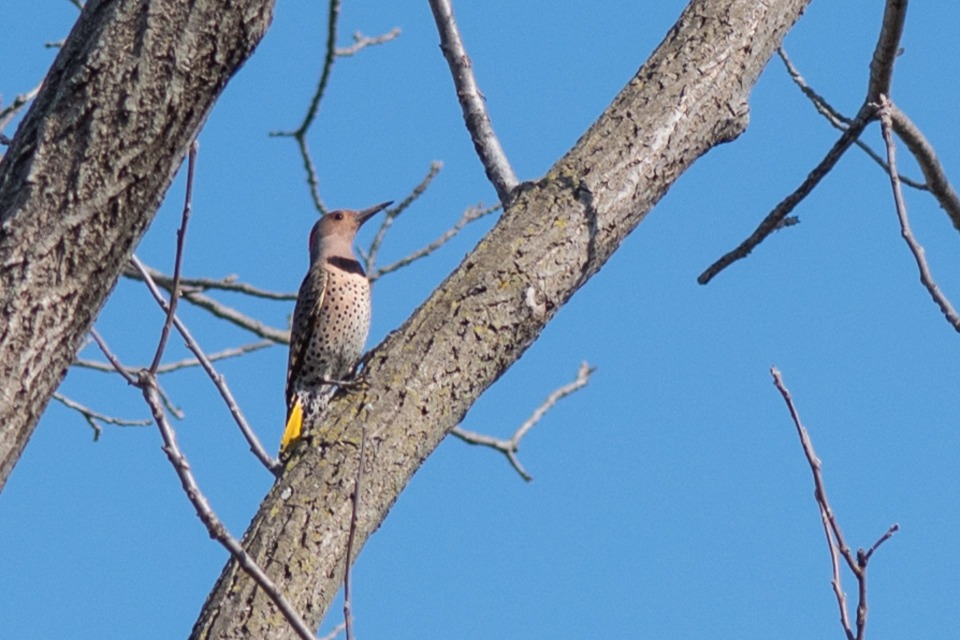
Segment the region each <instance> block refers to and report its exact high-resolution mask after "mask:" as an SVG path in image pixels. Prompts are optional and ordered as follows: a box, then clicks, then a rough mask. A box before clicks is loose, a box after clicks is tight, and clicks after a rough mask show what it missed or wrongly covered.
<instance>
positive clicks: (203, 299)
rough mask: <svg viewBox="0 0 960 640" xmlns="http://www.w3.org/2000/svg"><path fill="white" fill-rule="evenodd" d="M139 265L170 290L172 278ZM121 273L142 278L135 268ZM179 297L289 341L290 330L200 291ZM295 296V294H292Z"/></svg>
mask: <svg viewBox="0 0 960 640" xmlns="http://www.w3.org/2000/svg"><path fill="white" fill-rule="evenodd" d="M141 266H143V268H144V269H145V270H146V271H147V273H149V274H150V277H151V278H153V279H154V282H155V283H157V284H158V285H159V286H161V287H163V288H164V289H165V290H166V291H168V292H169V291H170V290H171V287H172V285H173V281H172V279H170V278H169V277H168V276H164V275H163V274H160V273H159V272H158V271H156V270H155V269H152V268H150V267H147V266H146V265H143V264H142V263H141ZM123 275H124V276H125V277H128V278H131V279H134V280H143V276H142V274H141V273H140V272H139V271H138V270H137V269H135V268H132V267H131V268H127V269H124V271H123ZM157 275H159V276H161V278H160V279H157V278H156V276H157ZM181 297H182V298H183V299H184V300H186V301H187V302H189V303H191V304H193V305H195V306H197V307H200V308H201V309H204V310H205V311H208V312H210V313H211V314H213V315H214V316H216V317H217V318H220V319H221V320H226V321H227V322H230V323H231V324H235V325H236V326H238V327H240V328H241V329H245V330H247V331H249V332H250V333H252V334H254V335H257V336H260V337H261V338H266V339H267V340H271V341H273V342H276V343H278V344H289V343H290V332H289V331H286V330H281V329H276V328H274V327H271V326H269V325H266V324H264V323H262V322H260V321H259V320H256V319H255V318H251V317H250V316H248V315H246V314H244V313H241V312H240V311H237V310H236V309H234V308H233V307H230V306H227V305H225V304H223V303H221V302H218V301H216V300H214V299H213V298H211V297H209V296H206V295H204V294H202V293H197V292H195V291H183V292H182V295H181ZM294 297H296V296H294Z"/></svg>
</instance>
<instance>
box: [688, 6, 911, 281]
mask: <svg viewBox="0 0 960 640" xmlns="http://www.w3.org/2000/svg"><path fill="white" fill-rule="evenodd" d="M906 10H907V2H906V0H887V3H886V6H885V8H884V12H883V24H882V25H881V27H880V36H879V38H878V40H877V45H876V47H874V51H873V58H872V60H871V63H870V81H869V83H868V87H867V95H866V97H865V98H864V101H863V104H862V105H861V106H860V109H859V111H858V112H857V115H856V117H855V118H854V119H853V120H852V121H851V122H850V123H849V126H848V127H847V128H846V129H845V130H844V131H843V133H842V134H841V135H840V138H839V139H838V140H837V142H836V143H834V145H833V147H832V148H831V149H830V151H829V152H827V155H826V156H825V157H824V159H823V160H821V161H820V164H818V165H817V166H816V167H815V168H814V169H813V171H811V172H810V174H809V175H808V176H807V178H806V179H805V180H804V181H803V183H801V185H800V186H799V187H797V189H796V190H795V191H794V192H793V193H791V194H790V195H789V196H787V197H786V198H784V199H783V200H782V201H780V203H779V204H778V205H777V206H776V207H774V209H773V210H772V211H771V212H770V213H769V214H767V216H766V217H765V218H764V219H763V221H762V222H761V223H760V226H758V227H757V229H756V230H755V231H754V232H753V233H752V234H750V236H749V237H748V238H747V239H746V240H744V241H743V242H741V243H740V245H739V246H737V247H736V248H735V249H733V250H731V251H728V252H727V253H726V254H724V255H723V256H721V257H720V259H718V260H717V261H715V262H714V263H713V264H712V265H710V266H709V267H707V268H706V269H705V270H704V271H703V273H701V274H700V275H699V276H698V277H697V282H699V283H700V284H707V283H708V282H710V280H712V279H713V278H714V277H716V275H717V274H719V273H720V272H721V271H723V270H724V269H726V268H727V267H729V266H730V265H731V264H733V263H734V262H736V261H738V260H742V259H743V258H746V257H747V256H748V255H750V252H751V251H753V250H754V249H755V248H756V247H757V246H758V245H759V244H760V243H761V242H763V241H764V240H765V239H766V238H767V237H768V236H770V234H772V233H773V232H774V231H777V230H779V229H782V228H784V227H786V226H791V225H793V224H795V223H796V222H797V219H796V218H795V217H790V213H791V212H792V211H793V209H794V208H795V207H796V206H797V205H798V204H800V203H801V202H802V201H803V199H804V198H806V197H807V196H808V195H809V194H810V193H811V192H812V191H813V189H814V188H815V187H816V186H817V185H818V184H819V183H820V181H821V180H822V179H823V178H824V176H826V175H827V174H828V173H829V172H830V171H831V170H832V169H833V167H834V166H835V165H836V164H837V162H838V161H839V160H840V158H841V157H843V154H844V153H846V151H847V149H849V148H850V147H851V146H852V145H853V144H854V142H855V141H856V140H857V139H858V138H859V137H860V134H862V133H863V131H864V129H866V127H867V125H868V124H870V123H871V122H873V121H874V120H876V119H877V109H876V103H877V102H879V99H880V95H881V94H885V93H887V92H888V91H889V87H890V81H891V78H892V76H893V63H894V60H896V57H897V53H898V51H899V48H900V38H901V36H902V35H903V23H904V20H905V19H906Z"/></svg>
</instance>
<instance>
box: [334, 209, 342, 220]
mask: <svg viewBox="0 0 960 640" xmlns="http://www.w3.org/2000/svg"><path fill="white" fill-rule="evenodd" d="M333 219H334V220H343V214H342V213H340V212H339V211H337V212H336V213H335V214H333Z"/></svg>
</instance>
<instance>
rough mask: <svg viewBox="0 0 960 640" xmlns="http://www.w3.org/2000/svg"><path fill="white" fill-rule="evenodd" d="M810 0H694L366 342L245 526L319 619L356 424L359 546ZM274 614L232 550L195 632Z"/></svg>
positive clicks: (683, 162)
mask: <svg viewBox="0 0 960 640" xmlns="http://www.w3.org/2000/svg"><path fill="white" fill-rule="evenodd" d="M804 6H806V2H805V0H771V2H768V3H760V4H758V3H756V2H754V1H753V0H726V1H723V2H718V1H717V0H694V1H693V2H691V4H690V5H689V6H688V7H687V9H686V10H685V11H684V13H683V15H682V16H681V17H680V18H679V20H678V22H677V24H676V26H675V27H674V28H673V29H671V30H670V32H669V33H668V34H667V36H666V37H665V39H664V40H663V42H662V43H661V44H660V46H659V47H658V48H657V50H656V51H655V52H654V53H653V55H652V56H651V58H650V59H649V60H648V62H647V63H646V64H644V65H643V67H641V68H640V70H639V71H638V72H637V73H636V75H635V77H633V78H632V79H631V80H630V81H629V82H628V84H627V85H626V86H625V87H624V89H623V90H622V91H621V92H620V94H619V95H618V96H617V97H616V98H615V99H614V101H613V103H612V104H611V105H610V106H609V107H608V108H607V109H606V110H605V112H604V114H603V115H602V116H601V117H600V118H599V120H598V121H597V122H596V123H595V124H594V125H593V126H592V127H591V128H590V129H589V130H588V131H587V132H586V133H585V134H584V135H583V136H582V137H581V138H580V139H579V141H578V142H577V144H576V146H574V148H572V149H571V150H570V151H569V152H568V153H567V154H566V155H564V157H563V158H562V159H561V160H560V161H558V162H557V163H556V164H555V165H554V166H553V167H552V168H551V170H550V171H549V173H548V174H547V175H546V176H545V177H544V178H543V179H541V180H539V181H537V182H535V183H530V184H525V185H524V186H523V187H521V188H519V189H517V190H516V192H515V193H514V196H515V197H514V199H513V200H512V201H511V202H510V203H509V204H508V206H507V208H506V210H505V211H504V212H503V215H501V216H500V217H499V219H498V220H497V222H496V224H495V225H494V226H493V228H492V229H491V231H490V232H489V233H488V234H487V235H486V236H485V237H484V238H483V240H482V241H481V242H479V243H478V244H477V246H476V247H475V248H474V250H473V251H471V252H470V253H469V254H468V255H467V256H466V257H465V258H464V260H463V262H462V263H461V265H460V266H459V267H458V268H457V269H456V270H455V271H454V272H453V273H452V274H450V275H449V276H448V277H447V278H446V279H445V280H444V282H443V283H442V284H441V285H440V286H439V287H438V288H437V290H436V291H434V292H433V293H432V294H431V296H430V297H429V298H428V299H427V300H426V301H425V302H423V303H422V304H421V305H420V306H419V307H418V309H417V310H416V311H415V312H414V313H413V315H412V316H411V317H410V318H409V319H408V320H407V321H406V322H405V323H404V324H403V326H401V327H399V328H398V329H397V330H396V331H394V332H392V333H390V334H389V335H388V336H387V338H386V339H385V340H384V342H383V343H382V344H381V345H379V346H378V347H376V348H375V349H374V350H373V351H372V352H371V354H370V355H369V357H368V358H367V360H366V364H365V368H364V384H362V385H358V386H357V388H354V389H350V390H346V391H345V392H344V393H342V394H338V395H337V396H336V397H334V398H333V399H332V400H331V402H330V405H329V407H328V408H327V411H326V412H325V414H324V417H323V422H322V424H307V425H305V432H306V433H307V434H308V435H307V436H305V438H304V441H303V443H302V445H301V446H299V447H297V448H296V450H295V451H294V452H293V454H292V456H291V458H290V460H289V462H288V463H287V465H286V467H285V468H284V471H283V474H282V475H281V477H280V478H279V479H278V480H277V483H276V485H275V486H274V487H273V489H271V491H270V492H269V494H268V495H267V496H266V497H265V499H264V501H263V503H262V504H261V506H260V509H259V511H258V513H257V515H256V516H255V517H254V519H253V521H252V522H251V525H250V528H249V530H248V533H247V537H246V540H247V542H248V549H251V552H252V553H253V554H254V557H255V559H257V560H258V561H259V559H260V558H264V559H266V558H269V560H270V565H269V569H270V575H271V577H272V578H273V579H274V581H275V582H277V585H278V586H279V587H280V589H281V590H282V591H283V592H284V593H286V594H287V595H288V597H290V598H291V600H292V601H293V603H294V605H295V607H296V609H297V610H298V611H303V612H304V615H305V617H306V621H307V622H308V624H309V625H310V626H311V627H316V626H318V625H319V622H320V620H321V618H322V616H323V615H324V613H325V612H326V610H327V609H328V607H329V605H330V602H331V600H332V599H333V597H334V594H335V593H337V591H338V589H339V587H340V585H341V584H342V583H343V577H344V572H343V569H344V564H345V558H346V547H347V540H348V534H349V528H350V519H351V507H350V505H351V500H350V494H351V491H352V488H353V483H352V482H350V479H352V478H354V477H355V474H356V470H357V465H358V460H357V455H356V454H357V451H358V447H359V444H360V440H361V438H365V457H366V459H367V460H368V462H367V464H366V467H365V470H364V476H363V486H364V492H363V501H362V503H361V508H360V509H359V510H358V513H357V518H356V530H355V532H356V535H355V541H354V545H355V547H356V548H357V549H358V550H359V549H362V546H363V544H364V543H365V541H366V540H367V539H368V537H369V535H370V534H371V532H372V531H374V530H375V529H376V528H377V527H378V526H380V523H381V522H382V521H383V518H384V517H385V516H386V514H387V511H388V510H389V508H390V506H391V505H392V504H393V503H394V502H395V500H396V499H397V496H398V494H399V493H400V492H401V491H402V490H403V488H404V487H405V486H406V484H407V482H408V481H409V480H410V478H411V476H412V475H413V473H414V472H415V471H416V469H417V468H418V467H419V466H420V464H421V463H422V462H423V461H424V460H425V459H426V458H427V457H428V456H429V455H430V453H431V452H432V451H433V450H434V449H435V448H436V447H437V445H438V444H439V443H440V442H441V441H442V439H443V437H444V436H445V435H446V433H447V432H448V431H449V430H450V429H451V428H453V427H454V426H456V425H457V424H458V423H460V422H461V421H462V419H463V417H464V415H465V414H466V412H467V410H468V409H469V407H470V406H471V405H472V404H473V402H474V401H475V400H476V398H477V397H479V395H480V394H482V393H483V392H484V391H485V390H486V389H487V388H488V387H489V386H490V385H491V384H493V382H494V381H495V380H497V379H498V378H499V377H500V376H501V375H502V374H503V372H504V371H505V370H506V369H507V368H508V367H510V366H511V365H512V364H513V363H514V362H516V360H517V359H518V358H520V357H521V356H522V355H523V353H524V352H525V351H526V349H527V348H528V347H529V346H530V345H531V344H533V342H534V341H535V340H536V339H537V337H538V336H539V335H540V333H541V331H542V330H543V328H544V327H545V326H546V324H547V323H548V322H549V321H550V320H551V319H552V318H553V317H554V315H555V314H556V313H557V311H558V310H559V308H560V307H562V306H563V304H564V303H565V302H566V301H567V300H569V298H570V297H571V296H572V295H574V294H575V292H576V291H577V290H579V288H580V287H582V286H583V285H584V283H586V282H587V281H588V280H589V279H590V278H591V277H592V275H593V274H595V273H596V272H597V271H598V270H599V269H600V268H601V267H602V266H603V265H604V264H605V263H606V261H607V260H608V259H609V258H610V256H611V255H612V253H613V252H614V251H615V250H616V248H617V247H618V246H619V245H620V243H621V242H623V240H624V239H625V238H626V236H627V235H628V234H629V233H630V231H632V230H633V229H634V228H635V227H636V226H637V225H638V224H640V222H641V221H642V220H643V219H644V217H645V216H646V214H647V213H648V212H649V211H650V209H651V208H652V207H653V206H654V204H655V203H656V202H657V201H658V200H659V199H660V198H661V197H662V196H663V194H664V193H665V192H666V190H667V189H668V187H669V186H670V185H671V184H673V182H674V181H675V180H676V179H677V177H678V176H679V175H680V174H681V173H682V172H683V171H684V170H685V169H687V168H688V167H689V166H690V165H691V164H692V163H693V162H694V161H695V160H696V159H697V158H699V157H701V156H702V155H703V154H704V153H706V152H707V151H708V150H709V149H711V148H712V147H713V146H715V145H717V144H721V143H723V142H728V141H730V140H732V139H733V138H735V137H736V136H737V135H738V134H739V133H740V132H741V131H743V129H744V127H745V126H746V115H747V106H746V105H747V96H748V92H749V90H750V88H751V87H752V86H753V85H754V83H755V82H756V79H757V77H758V76H759V74H760V71H761V70H762V69H763V67H764V65H765V64H766V63H767V61H768V60H769V58H770V56H771V55H772V53H773V51H774V49H775V48H776V46H778V45H779V43H780V41H781V40H782V37H783V34H784V33H785V32H786V31H787V30H788V29H789V27H790V26H791V25H792V24H793V22H794V21H795V20H796V19H797V17H798V16H799V14H800V12H801V10H802V9H803V7H804ZM704 70H709V72H705V71H704ZM531 291H532V292H533V295H532V296H531V295H530V292H531ZM531 298H532V300H533V302H534V304H529V303H528V302H527V300H528V299H531ZM275 618H276V609H275V606H274V605H273V604H272V603H271V602H270V601H269V599H267V598H265V597H264V596H263V595H262V594H261V593H260V592H259V590H258V589H257V587H256V585H255V584H254V583H253V582H252V581H251V580H250V579H249V577H247V576H246V575H245V574H244V572H243V571H242V569H241V568H240V567H239V566H238V565H237V563H236V562H235V561H230V562H228V564H227V566H226V567H225V568H224V571H223V573H222V574H221V576H220V579H219V580H218V582H217V585H216V587H215V588H214V591H213V592H212V593H211V595H210V597H209V598H208V600H207V602H206V605H205V606H204V610H203V611H202V612H201V614H200V617H199V619H198V621H197V624H196V625H195V626H194V629H193V633H192V637H193V638H195V639H199V638H231V637H238V636H237V633H236V631H235V630H238V629H242V630H243V633H244V634H245V635H246V637H275V638H279V637H283V632H282V631H277V630H276V627H275V626H271V625H270V624H269V623H270V621H271V620H273V619H275Z"/></svg>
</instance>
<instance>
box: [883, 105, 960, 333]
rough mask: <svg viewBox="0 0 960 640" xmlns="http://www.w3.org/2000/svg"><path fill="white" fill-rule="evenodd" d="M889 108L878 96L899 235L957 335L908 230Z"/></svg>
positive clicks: (958, 323) (958, 326) (952, 314)
mask: <svg viewBox="0 0 960 640" xmlns="http://www.w3.org/2000/svg"><path fill="white" fill-rule="evenodd" d="M891 107H892V104H891V102H890V100H889V99H887V97H886V96H883V95H881V96H880V124H881V131H882V132H883V140H884V142H885V143H886V145H887V163H888V164H889V165H890V185H891V187H892V188H893V201H894V204H895V205H896V208H897V218H898V219H899V221H900V235H901V236H902V237H903V240H904V241H905V242H906V243H907V246H908V247H909V248H910V253H912V254H913V258H914V260H915V261H916V263H917V269H918V270H919V271H920V282H921V283H923V286H924V287H926V289H927V291H928V292H929V293H930V297H932V298H933V301H934V302H935V303H936V304H937V306H938V307H940V311H941V312H942V313H943V315H944V317H945V318H946V319H947V322H949V323H950V325H951V326H952V327H953V328H954V330H955V331H957V332H960V316H958V315H957V311H956V310H955V309H954V308H953V305H952V304H950V301H949V300H948V299H947V296H946V295H944V293H943V292H942V291H941V290H940V287H939V286H937V282H936V281H935V280H934V279H933V274H932V273H931V272H930V266H929V265H928V264H927V258H926V252H925V251H924V250H923V246H922V245H921V244H920V243H919V242H917V240H916V238H915V237H914V236H913V231H912V230H911V229H910V220H909V219H908V218H907V205H906V203H905V202H904V201H903V191H902V190H901V189H900V180H899V178H898V177H897V157H896V146H895V145H894V143H893V119H892V108H891Z"/></svg>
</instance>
